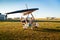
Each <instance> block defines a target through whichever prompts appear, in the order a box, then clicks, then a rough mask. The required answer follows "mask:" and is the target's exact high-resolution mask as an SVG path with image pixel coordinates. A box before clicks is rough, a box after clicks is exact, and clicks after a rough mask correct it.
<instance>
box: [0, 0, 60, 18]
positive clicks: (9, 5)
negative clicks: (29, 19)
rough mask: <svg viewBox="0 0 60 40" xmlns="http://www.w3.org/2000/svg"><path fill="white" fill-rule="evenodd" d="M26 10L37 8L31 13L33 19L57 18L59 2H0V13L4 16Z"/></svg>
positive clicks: (1, 0) (37, 0)
mask: <svg viewBox="0 0 60 40" xmlns="http://www.w3.org/2000/svg"><path fill="white" fill-rule="evenodd" d="M25 4H27V5H28V8H39V10H37V11H35V12H33V14H34V16H35V17H59V18H60V0H0V13H2V14H5V13H7V12H12V11H16V10H22V9H26V6H25ZM21 15H22V14H20V13H18V14H10V15H8V17H9V18H10V17H11V18H14V17H20V16H21Z"/></svg>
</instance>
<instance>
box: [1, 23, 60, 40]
mask: <svg viewBox="0 0 60 40" xmlns="http://www.w3.org/2000/svg"><path fill="white" fill-rule="evenodd" d="M38 23H39V28H34V29H33V30H31V29H29V28H28V29H27V30H24V29H23V28H22V23H21V22H0V40H60V32H58V30H60V28H59V27H60V23H59V22H58V23H56V22H38ZM45 29H55V30H57V31H50V30H47V31H46V30H45Z"/></svg>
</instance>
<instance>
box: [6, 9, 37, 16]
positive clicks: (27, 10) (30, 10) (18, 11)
mask: <svg viewBox="0 0 60 40" xmlns="http://www.w3.org/2000/svg"><path fill="white" fill-rule="evenodd" d="M36 10H38V8H31V9H24V10H17V11H13V12H9V13H6V14H15V13H24V14H23V15H26V14H30V13H32V12H33V11H36Z"/></svg>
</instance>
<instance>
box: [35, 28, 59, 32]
mask: <svg viewBox="0 0 60 40" xmlns="http://www.w3.org/2000/svg"><path fill="white" fill-rule="evenodd" d="M34 31H42V32H60V30H59V29H48V28H35V29H34Z"/></svg>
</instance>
